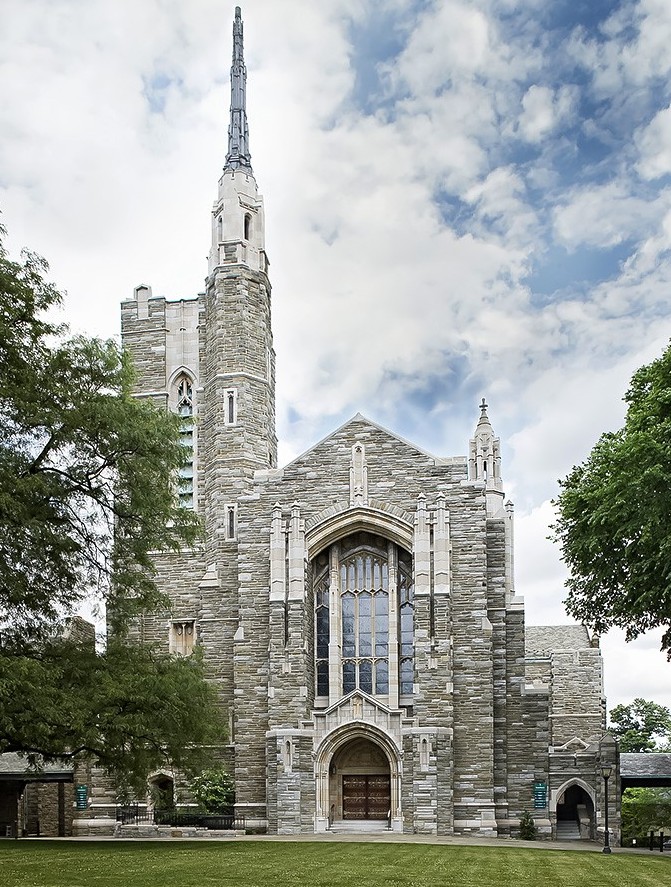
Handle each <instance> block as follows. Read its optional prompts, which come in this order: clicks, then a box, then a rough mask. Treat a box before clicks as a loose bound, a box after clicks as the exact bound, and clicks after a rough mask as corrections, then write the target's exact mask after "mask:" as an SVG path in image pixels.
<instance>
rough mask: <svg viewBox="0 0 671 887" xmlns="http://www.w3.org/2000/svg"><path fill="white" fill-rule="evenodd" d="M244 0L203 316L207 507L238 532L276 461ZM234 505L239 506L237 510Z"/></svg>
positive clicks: (225, 528) (227, 532) (212, 517)
mask: <svg viewBox="0 0 671 887" xmlns="http://www.w3.org/2000/svg"><path fill="white" fill-rule="evenodd" d="M246 81H247V71H246V68H245V62H244V53H243V25H242V17H241V13H240V7H236V10H235V20H234V23H233V61H232V65H231V105H230V121H229V127H228V151H227V154H226V160H225V163H224V168H223V171H222V174H221V177H220V179H219V182H218V192H217V199H216V200H215V202H214V206H213V209H212V242H211V248H210V253H209V261H208V276H207V279H206V288H205V295H204V299H203V305H202V309H201V319H200V361H201V378H202V388H203V391H202V398H203V403H204V410H203V411H202V414H201V415H202V419H201V423H202V424H201V428H200V429H199V433H200V435H201V439H202V444H203V451H204V461H205V471H204V490H203V493H204V496H203V502H204V517H205V522H206V526H207V531H208V536H210V538H217V537H218V538H220V539H221V538H223V539H224V540H227V541H232V540H234V539H235V538H236V527H235V521H236V515H235V510H234V503H235V502H236V500H237V498H238V497H239V496H240V495H241V494H244V493H245V492H246V491H248V490H249V488H250V486H251V484H252V481H253V477H254V472H255V471H256V470H258V469H267V468H271V467H275V466H276V464H277V438H276V435H275V352H274V350H273V340H272V331H271V309H270V293H271V287H270V280H269V278H268V268H269V262H268V257H267V255H266V251H265V222H264V214H263V198H262V196H261V195H260V194H259V191H258V187H257V184H256V180H255V178H254V172H253V170H252V164H251V155H250V152H249V130H248V126H247V111H246V107H245V105H246ZM231 509H233V511H231Z"/></svg>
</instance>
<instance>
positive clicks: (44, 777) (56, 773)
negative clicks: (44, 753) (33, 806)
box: [0, 752, 74, 782]
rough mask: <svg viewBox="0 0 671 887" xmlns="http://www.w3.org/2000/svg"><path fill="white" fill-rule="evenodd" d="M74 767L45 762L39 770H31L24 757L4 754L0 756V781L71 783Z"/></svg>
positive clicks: (8, 753)
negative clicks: (19, 780)
mask: <svg viewBox="0 0 671 887" xmlns="http://www.w3.org/2000/svg"><path fill="white" fill-rule="evenodd" d="M73 772H74V766H73V765H72V764H71V763H68V762H66V761H48V762H45V763H44V764H43V765H42V767H41V768H40V769H39V770H35V769H34V768H31V767H30V765H29V763H28V759H27V758H26V757H25V755H19V754H16V752H5V753H4V754H2V755H0V780H7V779H21V780H24V779H25V780H29V781H31V782H54V781H56V782H72V779H73Z"/></svg>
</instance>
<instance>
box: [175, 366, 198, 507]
mask: <svg viewBox="0 0 671 887" xmlns="http://www.w3.org/2000/svg"><path fill="white" fill-rule="evenodd" d="M175 386H176V389H177V415H178V416H179V418H180V424H179V440H180V443H181V444H182V446H183V447H184V448H185V450H186V462H185V464H184V465H183V466H182V467H181V468H180V469H179V480H178V495H179V503H180V505H182V506H183V507H184V508H193V480H194V470H193V462H194V458H193V457H194V441H193V432H194V427H193V384H192V382H191V379H190V378H189V377H188V376H187V375H185V374H184V375H181V376H179V378H178V379H177V380H176V382H175Z"/></svg>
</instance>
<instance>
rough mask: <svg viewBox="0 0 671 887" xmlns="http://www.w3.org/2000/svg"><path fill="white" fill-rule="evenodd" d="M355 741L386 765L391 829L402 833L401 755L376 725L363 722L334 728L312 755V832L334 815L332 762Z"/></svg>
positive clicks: (391, 740) (325, 824)
mask: <svg viewBox="0 0 671 887" xmlns="http://www.w3.org/2000/svg"><path fill="white" fill-rule="evenodd" d="M357 740H367V741H368V742H369V743H371V744H372V746H374V747H375V748H376V749H377V750H378V751H379V752H381V753H382V756H383V757H384V759H385V760H386V762H387V765H388V768H389V781H390V808H389V812H390V814H391V827H392V829H393V830H395V831H401V830H402V812H401V775H402V752H401V750H400V749H399V747H398V746H397V744H396V742H395V741H394V739H393V737H392V736H391V735H390V734H389V733H387V732H386V731H385V730H383V729H382V728H380V727H379V726H377V725H374V724H370V723H367V722H365V721H351V722H349V723H347V724H343V725H341V726H339V727H336V728H335V729H334V730H332V731H331V732H330V733H328V734H327V735H326V736H325V737H324V738H323V740H322V741H321V742H320V743H319V745H318V747H317V749H316V751H315V755H314V762H315V764H314V767H315V781H316V787H317V805H316V819H315V830H316V831H321V830H323V828H324V827H328V824H330V823H331V822H332V821H333V818H334V816H335V815H336V814H337V812H338V811H337V810H336V803H335V799H334V797H333V790H332V787H333V782H332V779H331V777H332V775H333V770H332V768H333V762H334V761H335V760H336V758H337V757H338V755H339V754H340V753H342V752H343V751H344V750H345V749H346V748H347V746H349V745H350V744H353V743H356V742H357Z"/></svg>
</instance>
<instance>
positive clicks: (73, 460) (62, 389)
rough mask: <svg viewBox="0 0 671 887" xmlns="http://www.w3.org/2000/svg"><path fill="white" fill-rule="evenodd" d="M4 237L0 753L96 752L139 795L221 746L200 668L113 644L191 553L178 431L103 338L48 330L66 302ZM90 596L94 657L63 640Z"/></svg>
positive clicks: (192, 521) (191, 523)
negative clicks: (198, 751) (158, 575)
mask: <svg viewBox="0 0 671 887" xmlns="http://www.w3.org/2000/svg"><path fill="white" fill-rule="evenodd" d="M3 234H4V229H2V228H0V626H2V632H1V639H2V644H1V645H0V752H3V751H21V752H29V753H33V754H35V755H41V756H43V757H44V758H46V759H49V758H56V757H63V756H66V757H67V756H73V755H76V754H78V753H87V754H92V755H94V756H95V757H97V758H98V759H99V760H100V761H101V762H103V763H104V764H105V766H107V767H108V768H109V769H110V771H111V772H113V773H114V774H115V775H118V776H122V775H123V774H124V773H125V774H126V775H127V776H128V778H129V779H130V780H132V781H134V782H135V783H136V784H139V782H140V781H141V776H142V773H143V772H144V771H147V770H148V769H152V768H154V767H155V766H156V765H157V761H159V760H160V761H161V763H165V758H170V759H171V760H172V762H173V763H176V764H179V763H180V762H183V763H185V764H186V763H187V762H188V761H187V759H190V758H192V757H194V755H191V753H190V752H189V753H187V752H186V751H184V749H185V748H186V747H187V746H191V745H193V744H194V743H201V742H205V741H212V739H213V736H214V734H217V735H221V731H220V724H219V721H218V717H217V716H216V715H215V714H214V705H213V700H212V694H211V692H210V690H209V688H208V685H207V684H206V683H205V681H204V679H203V674H202V666H201V664H200V662H199V661H198V659H197V658H194V659H192V660H189V661H187V660H181V661H180V660H175V659H174V658H171V657H169V656H161V655H159V654H158V653H157V652H155V651H151V650H147V649H143V648H141V647H133V646H131V645H130V644H127V643H124V641H123V638H124V635H125V632H126V630H127V627H128V625H129V621H130V620H131V618H132V617H133V616H134V615H136V614H138V613H140V612H142V611H143V610H145V609H147V608H151V609H156V608H157V607H159V606H163V607H164V608H165V607H166V606H167V601H166V600H165V599H164V598H163V597H162V596H161V595H160V594H159V593H158V591H157V588H156V585H155V582H154V578H153V577H154V566H153V561H152V552H155V551H165V550H173V551H175V550H178V549H179V547H180V545H182V544H189V545H192V544H194V543H195V542H196V540H197V538H198V533H199V523H198V520H197V518H196V517H195V515H194V514H193V512H191V511H189V510H187V509H183V508H180V507H179V505H178V502H177V497H176V496H175V490H174V478H175V473H176V471H177V470H178V469H179V467H180V466H181V465H183V464H184V458H185V456H184V450H183V448H182V447H181V446H180V443H179V420H178V419H177V417H175V416H173V415H172V414H170V413H169V412H168V411H167V410H165V409H164V408H160V407H158V406H155V405H153V404H152V403H150V402H148V401H146V400H140V399H137V398H134V397H133V396H132V383H133V374H132V367H131V365H130V363H129V361H128V359H127V358H126V356H125V355H124V354H122V353H121V351H120V349H119V347H118V346H117V345H116V344H115V343H114V342H113V341H100V340H97V339H88V338H84V337H77V338H73V339H67V338H66V333H67V330H66V328H65V327H64V326H59V325H57V324H55V323H54V322H52V321H51V320H50V319H49V312H52V313H53V311H54V310H55V309H56V308H57V307H58V305H59V303H60V302H61V296H60V294H59V293H58V291H57V290H56V289H55V288H54V287H53V285H52V284H50V283H49V282H48V281H47V280H46V279H45V274H46V272H47V264H46V262H44V260H42V259H40V258H39V257H37V256H35V255H33V254H30V253H24V254H23V256H22V260H21V261H20V262H14V261H11V260H10V259H9V258H8V256H7V253H6V251H5V249H4V246H3V243H2V235H3ZM92 593H95V595H96V596H97V598H98V600H99V601H101V602H103V603H104V604H106V605H107V614H108V627H109V628H110V629H111V636H112V637H113V638H114V639H115V640H114V642H113V643H110V644H109V646H108V648H107V650H106V651H105V652H104V653H102V654H96V652H95V650H94V649H93V647H92V646H91V645H89V647H88V648H87V647H86V646H82V645H81V644H77V643H75V642H74V641H72V640H70V641H68V640H66V639H64V638H58V634H59V631H58V629H59V626H62V625H63V624H64V623H65V622H66V620H67V619H68V618H69V617H70V616H71V615H72V614H73V613H74V612H75V611H76V609H77V607H78V606H79V605H80V604H81V602H82V601H83V600H84V598H86V597H89V596H90V595H91V594H92Z"/></svg>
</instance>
